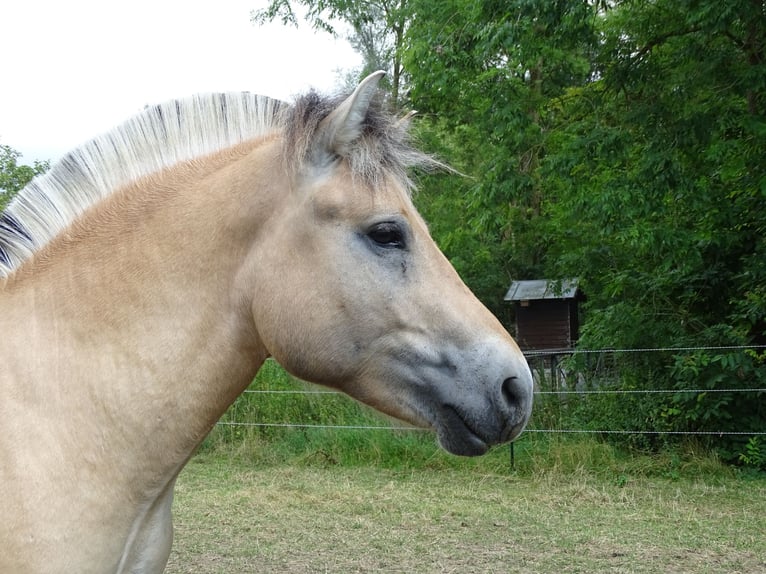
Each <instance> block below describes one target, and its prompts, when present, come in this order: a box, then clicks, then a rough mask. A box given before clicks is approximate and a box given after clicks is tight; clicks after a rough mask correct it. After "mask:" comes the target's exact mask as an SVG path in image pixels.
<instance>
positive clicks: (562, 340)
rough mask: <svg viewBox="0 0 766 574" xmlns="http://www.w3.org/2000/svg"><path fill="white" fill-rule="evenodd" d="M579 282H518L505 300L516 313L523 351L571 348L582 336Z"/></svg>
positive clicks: (514, 283)
mask: <svg viewBox="0 0 766 574" xmlns="http://www.w3.org/2000/svg"><path fill="white" fill-rule="evenodd" d="M582 298H583V296H582V293H581V292H580V289H579V287H578V281H577V279H565V280H563V281H550V280H548V279H535V280H532V281H514V282H513V283H511V286H510V288H509V289H508V293H506V295H505V300H506V301H508V302H510V303H513V305H514V310H515V313H516V342H517V343H518V344H519V346H520V347H521V349H522V350H524V351H531V350H559V349H560V350H564V349H571V348H572V347H574V344H575V343H576V342H577V338H578V336H579V327H580V324H579V320H578V305H579V302H580V301H581V300H582Z"/></svg>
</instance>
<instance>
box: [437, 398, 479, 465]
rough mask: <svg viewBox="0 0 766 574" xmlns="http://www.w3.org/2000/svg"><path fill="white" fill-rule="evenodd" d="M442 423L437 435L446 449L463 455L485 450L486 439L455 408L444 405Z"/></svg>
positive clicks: (473, 454) (474, 454)
mask: <svg viewBox="0 0 766 574" xmlns="http://www.w3.org/2000/svg"><path fill="white" fill-rule="evenodd" d="M442 423H443V426H442V428H441V429H439V437H440V442H442V445H443V446H444V448H445V449H446V450H448V451H450V452H452V453H453V454H458V455H464V456H476V455H480V454H484V453H485V452H486V451H487V448H488V446H489V443H488V441H486V440H485V439H484V438H482V436H481V435H480V434H478V433H477V432H476V431H475V430H474V429H473V428H472V427H471V426H470V425H469V424H468V423H467V422H466V417H465V416H464V415H462V414H461V413H460V411H459V410H458V409H457V408H455V407H453V406H452V405H444V417H443V420H442Z"/></svg>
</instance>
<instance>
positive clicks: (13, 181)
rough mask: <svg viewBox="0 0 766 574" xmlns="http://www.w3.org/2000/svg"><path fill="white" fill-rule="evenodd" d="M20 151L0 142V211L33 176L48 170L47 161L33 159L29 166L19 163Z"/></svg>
mask: <svg viewBox="0 0 766 574" xmlns="http://www.w3.org/2000/svg"><path fill="white" fill-rule="evenodd" d="M20 157H21V152H19V151H16V150H15V149H13V148H12V147H10V146H7V145H2V144H0V211H2V210H3V208H4V207H5V206H6V205H7V204H8V202H9V201H10V200H11V198H12V197H13V196H14V195H15V194H16V192H18V191H20V190H21V189H22V188H23V187H24V186H25V185H26V184H27V183H29V182H30V181H31V180H32V178H33V177H35V176H36V175H39V174H41V173H44V172H45V171H47V170H48V167H49V163H48V161H35V162H34V163H33V164H32V165H31V166H29V165H23V164H22V165H19V163H18V160H19V158H20Z"/></svg>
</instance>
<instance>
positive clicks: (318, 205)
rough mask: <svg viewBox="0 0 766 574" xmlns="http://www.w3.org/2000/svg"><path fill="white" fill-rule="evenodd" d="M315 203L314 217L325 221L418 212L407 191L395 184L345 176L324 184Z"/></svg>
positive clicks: (316, 190)
mask: <svg viewBox="0 0 766 574" xmlns="http://www.w3.org/2000/svg"><path fill="white" fill-rule="evenodd" d="M311 203H312V209H313V211H314V215H316V216H317V217H319V218H321V219H332V218H337V217H366V216H369V215H372V214H373V213H376V212H381V211H384V212H389V213H400V214H407V213H410V212H414V211H415V208H414V207H413V205H412V202H411V200H410V196H409V193H408V192H407V190H406V188H405V187H404V186H403V185H401V184H399V183H398V182H396V181H395V180H393V179H388V180H383V181H380V182H377V183H374V184H373V183H369V182H365V181H362V180H361V179H360V178H356V177H352V176H347V175H343V174H338V175H335V176H333V177H330V178H327V179H325V180H323V181H322V182H320V183H319V184H318V185H317V186H316V188H315V191H314V193H313V194H312V202H311Z"/></svg>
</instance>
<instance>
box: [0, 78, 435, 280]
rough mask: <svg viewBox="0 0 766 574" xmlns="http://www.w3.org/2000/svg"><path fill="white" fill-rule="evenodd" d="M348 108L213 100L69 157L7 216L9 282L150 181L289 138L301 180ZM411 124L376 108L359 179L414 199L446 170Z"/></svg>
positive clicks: (1, 217)
mask: <svg viewBox="0 0 766 574" xmlns="http://www.w3.org/2000/svg"><path fill="white" fill-rule="evenodd" d="M343 99H344V97H343V96H331V97H324V96H320V95H319V94H317V93H316V92H313V91H312V92H309V93H308V94H306V95H304V96H301V97H299V98H298V99H297V100H296V102H295V105H293V106H289V105H288V104H286V103H284V102H280V101H278V100H273V99H271V98H267V97H265V96H257V95H254V94H249V93H234V94H208V95H200V96H194V97H192V98H189V99H185V100H173V101H170V102H166V103H164V104H160V105H158V106H154V107H151V108H148V109H146V110H144V111H143V112H142V113H141V114H139V115H137V116H136V117H134V118H132V119H130V120H128V121H127V122H125V123H124V124H122V125H120V126H118V127H117V128H115V129H114V130H112V131H110V132H108V133H106V134H104V135H102V136H99V137H97V138H95V139H93V140H91V141H89V142H87V143H86V144H84V145H83V146H81V147H79V148H77V149H75V150H73V151H71V152H69V153H68V154H67V155H65V156H64V157H63V158H62V159H61V160H60V161H59V162H58V163H57V164H55V165H54V166H53V167H52V168H51V169H50V170H49V171H48V172H47V173H45V174H43V175H41V176H39V177H37V178H35V179H34V180H32V181H31V182H30V183H29V184H28V185H27V186H26V187H25V188H24V189H22V190H21V191H20V192H19V193H18V194H17V195H16V197H14V198H13V200H12V201H11V202H10V204H9V205H8V206H7V207H6V209H5V211H4V212H2V213H0V280H2V279H3V278H4V277H8V276H9V275H10V274H11V273H12V272H13V271H14V270H15V269H17V268H18V267H19V266H20V265H21V264H22V263H23V262H24V261H26V260H27V259H29V258H31V257H32V256H33V255H34V253H35V252H36V251H38V250H39V249H40V248H42V247H43V246H45V245H46V244H47V243H48V242H50V241H51V240H52V239H53V238H54V237H56V235H58V234H59V233H61V232H62V231H63V230H64V229H65V228H66V227H68V226H69V225H70V224H71V223H72V222H74V221H75V220H76V219H77V218H78V217H79V216H80V215H81V214H82V213H83V212H84V211H85V210H86V209H88V208H89V207H91V206H93V205H95V204H96V203H98V202H99V201H101V200H102V199H104V198H105V197H107V196H109V195H110V194H111V193H113V192H114V191H116V190H118V189H120V188H121V187H124V186H126V185H128V184H130V183H132V182H134V181H136V180H138V179H139V178H141V177H144V176H148V175H150V174H153V173H156V172H158V171H160V170H163V169H166V168H169V167H172V166H174V165H176V164H178V163H181V162H184V161H189V160H192V159H195V158H198V157H201V156H204V155H207V154H210V153H214V152H217V151H221V150H224V149H226V148H228V147H232V146H235V145H237V144H239V143H242V142H245V141H248V140H250V139H253V138H256V137H258V136H261V135H265V134H268V133H270V132H273V131H275V130H284V135H285V137H284V146H285V147H284V149H283V157H284V158H285V162H286V165H285V167H286V169H288V170H291V171H293V172H294V171H297V170H299V169H300V166H301V165H303V163H304V162H305V161H307V160H308V159H309V158H308V156H309V154H310V152H311V142H312V141H313V136H314V134H315V133H316V131H317V129H318V127H319V125H320V123H321V121H322V120H323V119H324V118H325V117H327V115H328V114H329V113H330V112H331V111H332V110H333V109H335V107H336V106H337V105H339V104H340V102H342V101H343ZM408 124H409V116H408V117H407V118H405V119H402V120H397V119H396V118H395V117H394V116H393V115H391V114H390V113H388V112H387V111H386V110H385V108H384V105H383V103H382V101H380V100H377V101H375V102H373V105H371V106H370V109H369V111H368V112H367V116H366V118H365V121H364V124H363V128H362V133H361V135H360V137H359V139H358V140H357V141H356V142H355V143H354V146H352V149H349V150H345V151H344V152H343V155H344V159H346V160H347V161H348V163H349V166H350V167H351V170H352V174H353V176H354V177H356V178H359V179H361V180H362V181H364V182H365V183H368V184H370V185H372V186H374V185H376V184H377V183H378V182H380V181H381V180H382V178H383V177H384V176H392V177H394V178H396V179H397V180H399V181H400V182H402V183H403V184H404V185H405V187H406V189H408V190H410V191H411V190H412V189H413V188H414V185H413V184H412V181H411V180H410V179H409V176H408V172H409V170H410V169H411V168H413V167H423V168H444V167H445V166H444V165H443V164H441V163H439V162H438V161H436V160H434V159H433V158H431V157H430V156H428V155H427V154H424V153H422V152H419V151H417V150H415V149H414V148H413V147H411V145H410V142H409V136H408V130H407V128H408Z"/></svg>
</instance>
